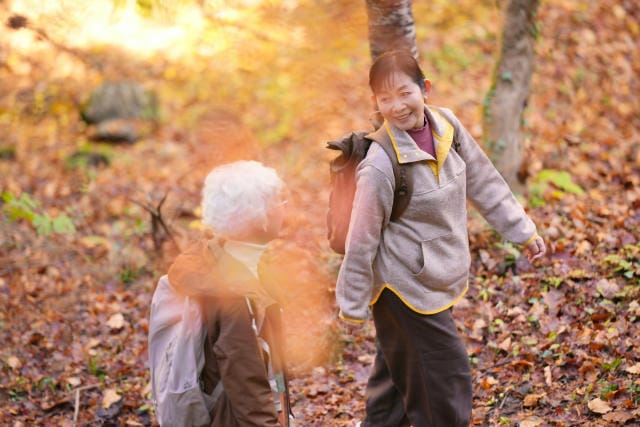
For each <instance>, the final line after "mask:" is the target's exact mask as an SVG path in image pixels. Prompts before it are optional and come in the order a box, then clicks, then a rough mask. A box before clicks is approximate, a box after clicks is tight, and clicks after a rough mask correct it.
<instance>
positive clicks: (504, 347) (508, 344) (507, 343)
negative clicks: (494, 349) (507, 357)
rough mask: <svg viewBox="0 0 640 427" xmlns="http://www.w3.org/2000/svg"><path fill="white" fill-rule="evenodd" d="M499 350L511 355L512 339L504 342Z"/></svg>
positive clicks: (499, 345) (509, 338) (508, 338)
mask: <svg viewBox="0 0 640 427" xmlns="http://www.w3.org/2000/svg"><path fill="white" fill-rule="evenodd" d="M498 348H499V349H500V350H503V351H506V352H507V353H509V352H510V351H511V337H507V338H506V339H505V340H504V341H502V342H501V343H500V344H498Z"/></svg>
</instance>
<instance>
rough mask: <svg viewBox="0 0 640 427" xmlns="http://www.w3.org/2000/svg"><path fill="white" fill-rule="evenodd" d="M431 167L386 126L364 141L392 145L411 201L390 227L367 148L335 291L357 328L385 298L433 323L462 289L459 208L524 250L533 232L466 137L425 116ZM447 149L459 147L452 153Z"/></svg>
mask: <svg viewBox="0 0 640 427" xmlns="http://www.w3.org/2000/svg"><path fill="white" fill-rule="evenodd" d="M425 115H426V117H427V120H428V121H429V125H430V127H431V131H432V134H433V136H434V143H435V148H436V157H437V160H436V159H434V158H433V157H432V156H431V155H429V154H428V153H426V152H424V151H422V150H420V148H418V146H417V144H416V143H415V142H414V140H413V139H412V138H411V137H410V136H409V134H407V133H406V132H405V131H402V130H400V129H397V128H395V127H394V126H392V125H390V124H389V123H388V122H386V121H385V122H384V124H383V125H382V126H381V127H380V128H379V129H378V130H377V131H375V132H373V133H371V134H369V135H368V137H369V138H371V139H373V140H374V141H380V142H383V141H385V140H386V141H387V142H391V144H392V145H393V147H394V149H395V152H396V155H397V156H398V161H399V162H400V163H401V164H403V165H407V166H403V168H405V169H406V171H407V172H406V173H407V174H409V175H410V179H411V180H412V182H413V183H414V184H413V194H412V196H411V200H410V202H409V205H408V207H407V209H406V211H405V212H404V213H403V214H402V216H401V217H400V218H399V219H398V220H396V221H393V222H391V221H390V220H389V218H390V215H391V209H392V206H393V190H394V186H395V182H394V177H393V169H392V166H391V159H389V157H388V156H387V154H386V153H385V151H384V149H383V148H382V147H381V146H380V145H378V144H376V143H372V144H371V147H370V149H369V152H368V153H367V156H366V158H365V159H364V160H363V161H362V162H360V164H359V165H358V168H357V170H356V177H357V189H356V194H355V198H354V204H353V210H352V216H351V222H350V225H349V234H348V235H347V247H346V253H345V257H344V259H343V262H342V266H341V268H340V273H339V275H338V281H337V285H336V294H337V302H338V305H339V307H340V316H341V317H342V318H344V319H347V320H351V321H356V322H357V321H363V320H364V319H366V318H367V316H368V307H369V305H373V304H375V302H376V300H377V299H378V297H379V296H380V294H381V293H382V291H383V290H384V289H385V288H388V289H390V290H391V291H393V292H394V293H395V294H396V295H397V296H398V297H399V298H400V299H401V300H402V301H403V302H404V303H405V304H406V305H407V306H408V307H409V308H410V309H412V310H414V311H416V312H418V313H422V314H435V313H438V312H440V311H443V310H446V309H447V308H449V307H451V306H452V305H453V304H455V303H456V302H457V301H458V300H459V299H460V298H462V296H463V295H464V294H465V293H466V291H467V289H468V275H469V265H470V255H469V240H468V235H467V198H468V199H469V200H470V201H471V202H472V203H473V204H474V206H475V207H476V208H477V209H478V210H479V212H480V213H481V214H482V216H483V217H484V218H485V219H486V220H487V221H488V222H489V224H491V225H492V226H493V227H494V228H495V229H496V230H497V231H498V232H499V233H500V234H501V235H502V236H503V237H505V238H506V239H508V240H510V241H512V242H515V243H524V244H526V243H529V242H530V241H532V240H533V239H534V238H535V237H536V236H537V233H536V226H535V224H534V223H533V221H531V219H529V217H528V216H527V214H526V213H525V211H524V209H523V208H522V206H521V205H520V203H518V201H517V200H516V199H515V197H514V195H513V193H512V192H511V190H510V188H509V186H508V185H507V183H506V182H505V181H504V179H503V178H502V176H501V175H500V173H499V172H498V171H497V170H496V169H495V167H494V166H493V164H492V163H491V161H490V160H489V159H488V158H487V156H486V155H485V154H484V152H483V151H482V149H481V148H480V146H479V145H478V144H477V143H476V141H475V140H474V139H473V137H472V136H471V135H470V134H469V132H467V130H466V129H465V128H464V127H463V126H462V124H461V123H460V121H459V120H458V119H457V118H456V116H455V115H454V114H453V113H452V112H451V111H450V110H448V109H444V108H442V109H440V108H435V107H427V108H426V109H425ZM454 135H455V140H456V141H457V143H458V144H459V148H458V149H457V150H454V149H453V146H452V143H453V140H454Z"/></svg>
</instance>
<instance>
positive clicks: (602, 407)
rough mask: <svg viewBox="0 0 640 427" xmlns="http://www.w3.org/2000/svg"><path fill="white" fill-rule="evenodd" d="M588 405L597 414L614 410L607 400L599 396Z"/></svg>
mask: <svg viewBox="0 0 640 427" xmlns="http://www.w3.org/2000/svg"><path fill="white" fill-rule="evenodd" d="M587 406H588V407H589V409H591V411H592V412H595V413H596V414H606V413H608V412H611V411H612V410H613V409H612V408H611V406H609V404H608V403H607V402H605V401H604V400H602V399H600V398H599V397H597V398H595V399H593V400H592V401H590V402H589V403H588V404H587Z"/></svg>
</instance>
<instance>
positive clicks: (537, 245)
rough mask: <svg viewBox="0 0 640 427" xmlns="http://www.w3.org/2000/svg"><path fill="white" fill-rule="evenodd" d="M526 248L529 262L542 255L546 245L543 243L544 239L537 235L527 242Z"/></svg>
mask: <svg viewBox="0 0 640 427" xmlns="http://www.w3.org/2000/svg"><path fill="white" fill-rule="evenodd" d="M527 249H528V251H529V255H528V258H529V262H531V263H533V261H535V260H537V259H538V258H541V257H542V256H544V254H545V253H546V252H547V247H546V246H545V244H544V240H543V239H542V237H540V236H537V237H536V238H535V239H533V241H532V242H531V243H529V246H528V247H527Z"/></svg>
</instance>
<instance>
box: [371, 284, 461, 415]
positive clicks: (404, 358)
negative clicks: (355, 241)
mask: <svg viewBox="0 0 640 427" xmlns="http://www.w3.org/2000/svg"><path fill="white" fill-rule="evenodd" d="M373 320H374V323H375V325H376V331H377V346H378V349H377V354H376V359H375V363H374V366H373V370H372V372H371V376H370V377H369V382H368V384H367V400H366V418H365V421H364V426H366V427H404V426H409V425H413V426H414V427H458V426H460V427H462V426H464V427H468V426H469V423H470V420H471V407H472V391H471V368H470V366H469V357H468V355H467V351H466V349H465V346H464V344H463V343H462V340H461V339H460V337H459V336H458V332H457V330H456V326H455V323H454V322H453V317H452V315H451V310H445V311H443V312H440V313H437V314H434V315H422V314H419V313H416V312H414V311H413V310H411V309H410V308H408V307H407V306H406V305H405V304H404V303H403V302H402V301H401V300H400V299H399V298H398V297H397V296H396V295H395V294H394V293H393V292H391V291H389V290H388V289H385V290H384V291H383V292H382V295H381V296H380V298H379V299H378V301H377V302H376V303H375V305H374V306H373Z"/></svg>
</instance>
